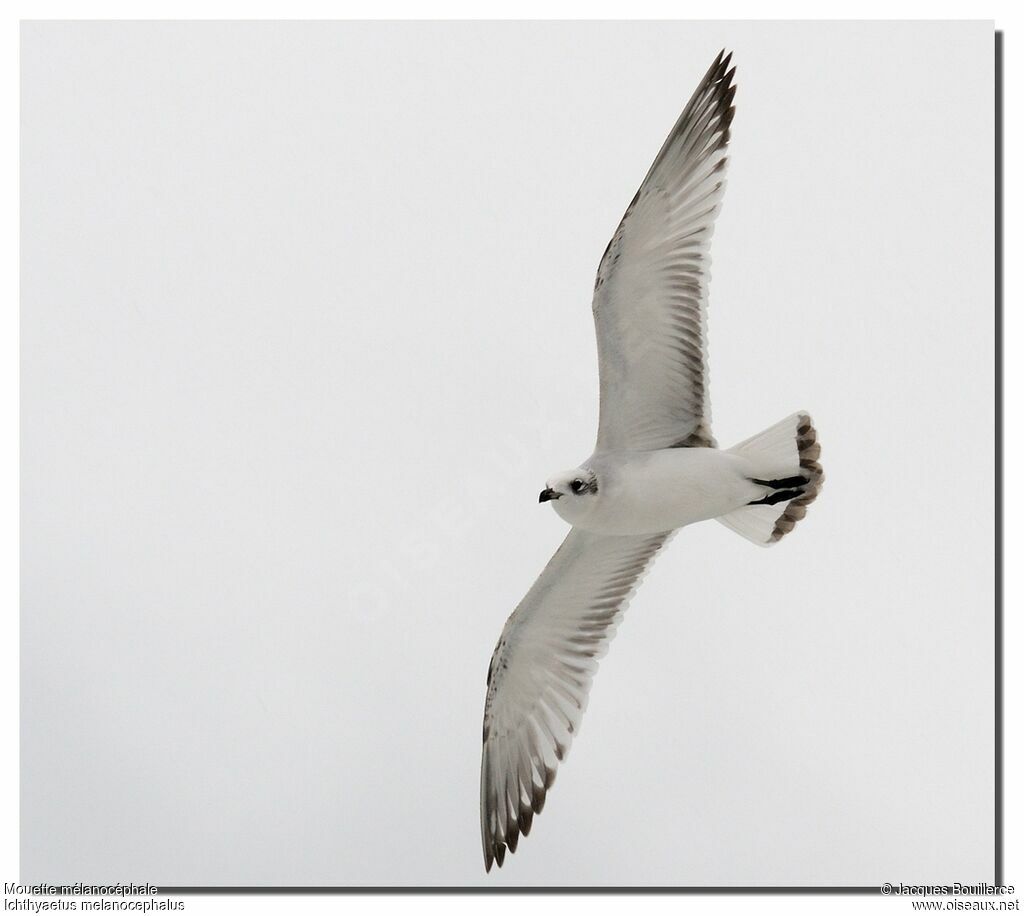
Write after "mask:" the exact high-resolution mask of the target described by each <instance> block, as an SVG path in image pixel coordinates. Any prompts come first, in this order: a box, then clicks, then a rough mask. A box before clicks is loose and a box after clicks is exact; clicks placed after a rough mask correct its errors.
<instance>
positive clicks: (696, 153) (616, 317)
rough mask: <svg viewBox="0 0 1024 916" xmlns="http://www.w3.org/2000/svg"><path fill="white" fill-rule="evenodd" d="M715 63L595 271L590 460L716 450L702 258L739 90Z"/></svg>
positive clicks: (722, 62)
mask: <svg viewBox="0 0 1024 916" xmlns="http://www.w3.org/2000/svg"><path fill="white" fill-rule="evenodd" d="M730 58H731V55H730V56H728V57H724V58H723V56H722V54H719V55H718V57H717V58H716V59H715V62H714V63H713V64H712V65H711V69H710V70H708V72H707V74H706V75H705V77H704V79H703V80H702V81H701V83H700V86H699V87H698V88H697V91H696V92H695V93H694V95H693V98H692V99H690V102H689V104H688V105H687V106H686V108H685V109H684V110H683V113H682V114H681V115H680V117H679V120H678V121H677V122H676V124H675V127H673V128H672V132H671V133H670V134H669V136H668V139H667V140H666V141H665V144H664V145H663V146H662V148H661V151H660V152H659V153H658V155H657V157H656V158H655V160H654V164H653V165H652V166H651V168H650V171H649V172H648V173H647V177H646V178H645V179H644V181H643V184H642V185H641V186H640V190H639V191H637V193H636V196H635V197H634V198H633V201H632V203H631V204H630V205H629V207H628V209H627V210H626V215H625V216H623V218H622V222H621V223H620V224H619V228H618V229H617V230H616V232H615V235H614V236H613V237H612V240H611V242H610V243H609V244H608V248H607V250H606V251H605V254H604V257H603V258H602V259H601V265H600V267H599V268H598V271H597V283H596V285H595V288H594V322H595V324H596V327H597V350H598V362H599V365H600V372H601V417H600V423H599V425H598V433H597V447H596V451H598V452H600V451H609V450H613V449H623V448H630V449H658V448H673V447H679V446H713V445H714V439H713V438H712V435H711V407H710V403H709V399H708V378H707V350H706V344H705V339H706V310H707V298H708V296H707V292H708V265H709V259H708V248H709V244H710V241H711V234H712V231H713V230H714V222H715V217H716V216H717V215H718V210H719V206H720V203H721V199H722V194H723V192H724V190H725V168H726V161H727V160H726V147H727V145H728V142H729V125H730V124H731V123H732V118H733V113H734V111H735V109H734V108H733V107H732V100H733V96H734V94H735V92H736V87H735V86H734V85H733V84H732V78H733V74H734V73H735V68H734V69H729V62H730Z"/></svg>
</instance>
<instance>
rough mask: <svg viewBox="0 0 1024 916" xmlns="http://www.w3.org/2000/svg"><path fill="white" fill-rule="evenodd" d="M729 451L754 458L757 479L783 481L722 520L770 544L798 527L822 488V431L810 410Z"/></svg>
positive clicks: (753, 537)
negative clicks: (819, 440)
mask: <svg viewBox="0 0 1024 916" xmlns="http://www.w3.org/2000/svg"><path fill="white" fill-rule="evenodd" d="M729 451H731V452H735V453H737V454H739V455H743V456H744V457H745V458H747V459H749V460H750V463H751V465H752V466H753V467H754V468H755V469H756V473H757V475H758V481H757V482H758V483H762V482H763V483H766V484H770V485H772V486H773V487H774V485H775V484H779V485H780V486H778V487H775V489H774V492H772V493H770V495H769V496H768V497H767V498H766V499H764V500H763V501H759V502H758V503H755V504H751V505H749V506H743V508H741V509H736V510H735V511H734V512H730V513H729V514H728V515H723V516H721V517H720V518H719V519H718V520H719V521H720V522H721V523H722V524H723V525H725V527H726V528H731V529H732V530H733V531H735V532H736V533H737V534H741V535H743V537H745V538H746V539H747V540H748V541H753V542H754V543H755V544H759V545H760V546H762V547H770V546H771V545H772V544H774V543H775V542H776V541H780V540H782V538H784V537H785V536H786V535H787V534H789V532H790V531H792V530H793V527H794V526H795V525H796V523H797V522H798V521H800V519H802V518H803V517H804V516H805V515H806V514H807V507H808V506H809V505H810V504H811V503H812V502H814V500H815V498H816V497H817V495H818V493H819V492H820V491H821V485H822V483H823V482H824V480H825V474H824V472H823V471H822V469H821V464H820V463H819V461H818V458H819V456H820V455H821V446H820V445H819V444H818V433H817V431H816V430H815V428H814V424H813V423H812V422H811V418H810V416H809V415H808V414H806V413H804V412H803V411H801V412H800V413H795V414H793V415H792V416H789V417H786V419H785V420H782V421H781V422H779V423H776V424H775V425H774V426H769V427H768V429H766V430H764V432H760V433H758V434H757V435H756V436H751V437H750V438H749V439H746V440H744V441H743V442H741V443H740V444H739V445H734V446H733V447H732V448H731V449H729ZM801 478H802V480H801Z"/></svg>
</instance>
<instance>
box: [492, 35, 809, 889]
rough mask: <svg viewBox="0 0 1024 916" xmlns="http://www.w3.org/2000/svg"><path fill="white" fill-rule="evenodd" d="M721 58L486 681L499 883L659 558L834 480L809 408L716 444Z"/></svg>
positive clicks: (611, 284)
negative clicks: (557, 535) (549, 524)
mask: <svg viewBox="0 0 1024 916" xmlns="http://www.w3.org/2000/svg"><path fill="white" fill-rule="evenodd" d="M731 56H732V55H729V56H724V51H723V52H722V53H720V54H719V55H718V57H717V58H716V59H715V62H714V63H713V64H712V65H711V69H710V70H708V72H707V74H706V75H705V76H704V78H703V79H702V80H701V82H700V85H699V86H698V87H697V91H696V92H695V93H694V95H693V98H691V99H690V101H689V103H688V104H687V105H686V108H685V109H684V110H683V113H682V114H681V115H680V117H679V120H678V121H676V124H675V126H674V127H673V128H672V131H671V133H670V134H669V135H668V139H667V140H666V141H665V143H664V145H663V146H662V148H661V150H660V151H659V153H658V155H657V157H656V158H655V160H654V164H653V165H652V166H651V168H650V171H649V172H648V173H647V176H646V178H644V180H643V183H642V184H641V185H640V190H639V191H637V193H636V196H635V197H634V198H633V200H632V202H631V203H630V205H629V207H628V208H627V209H626V214H625V216H623V218H622V222H620V223H619V227H618V229H616V230H615V235H614V236H612V240H611V242H610V243H609V244H608V248H607V250H606V251H605V253H604V257H603V258H602V259H601V263H600V266H599V267H598V270H597V282H596V284H595V287H594V302H593V312H594V324H595V326H596V328H597V351H598V364H599V368H600V376H601V384H600V393H601V406H600V419H599V422H598V430H597V444H596V445H595V447H594V452H593V454H592V455H591V456H590V457H589V458H588V459H587V460H586V461H584V462H583V463H582V464H581V465H579V467H575V468H573V469H572V470H568V471H564V472H562V473H559V474H555V475H554V476H553V477H551V478H550V479H549V480H548V481H547V483H546V484H545V485H544V489H543V490H542V491H541V494H540V501H541V502H542V503H545V502H547V503H550V504H551V506H552V507H554V509H555V511H556V512H557V513H558V515H559V516H561V517H562V518H563V519H564V520H565V521H567V522H569V524H570V525H572V530H570V532H569V534H568V535H567V536H566V538H565V541H563V543H562V546H561V547H559V548H558V550H557V552H556V553H555V555H554V556H553V557H552V558H551V560H550V562H549V563H548V565H547V566H546V567H545V568H544V571H543V572H542V573H541V574H540V578H539V579H537V581H536V582H535V583H534V585H533V587H532V588H531V589H530V591H529V592H527V594H526V597H525V598H523V600H522V602H521V603H520V604H519V606H518V607H517V608H516V609H515V611H514V612H513V613H512V616H511V617H509V618H508V622H507V623H506V624H505V628H504V630H503V631H502V633H501V637H500V638H499V639H498V645H497V647H496V648H495V650H494V655H493V657H492V658H491V664H490V668H489V669H488V672H487V699H486V702H485V705H484V728H483V760H482V763H481V772H480V828H481V834H482V838H483V849H484V864H485V866H486V868H487V870H488V871H490V869H491V865H492V864H493V863H494V862H495V861H497V863H498V865H499V866H500V865H501V864H502V863H503V862H504V860H505V852H506V850H508V851H510V852H515V851H516V846H517V845H518V843H519V835H520V834H523V835H526V834H528V833H529V832H530V827H531V825H532V823H533V816H534V815H535V814H539V813H540V812H541V809H542V808H543V807H544V799H545V797H546V795H547V793H548V790H549V789H550V788H551V784H552V782H553V781H554V778H555V770H556V768H557V766H558V764H559V762H560V761H561V760H562V759H564V757H565V755H566V753H567V752H568V750H569V744H570V742H571V741H572V738H573V735H574V734H575V733H576V732H577V730H578V729H579V726H580V720H581V718H582V716H583V710H584V708H585V706H586V702H587V694H588V692H589V690H590V683H591V680H592V679H593V676H594V673H595V671H596V670H597V660H598V658H599V657H600V656H601V655H602V654H603V653H604V652H605V650H606V649H607V647H608V642H609V640H610V639H611V638H612V636H613V634H614V632H615V629H616V627H617V626H618V624H619V621H620V620H621V619H622V615H623V612H624V611H625V609H626V605H627V603H628V601H629V599H630V597H631V596H632V594H633V592H634V591H635V590H636V587H637V585H638V583H639V581H640V579H641V577H642V576H643V575H644V573H645V572H646V571H647V569H648V567H649V566H650V565H651V561H652V560H653V558H654V556H655V554H656V553H658V551H659V550H661V548H662V547H664V546H665V544H666V543H668V541H669V540H670V539H671V537H672V535H673V533H674V532H675V531H676V530H677V529H679V528H682V527H683V526H685V525H690V524H692V523H694V522H699V521H703V520H705V519H711V518H714V519H717V520H718V521H720V522H721V523H722V524H724V525H726V526H727V527H729V528H731V529H732V530H733V531H735V532H737V533H738V534H740V535H742V536H743V537H745V538H747V539H748V540H750V541H753V542H754V543H755V544H760V545H762V546H769V545H771V544H774V543H775V542H777V541H779V540H780V539H781V538H783V537H785V536H786V535H787V534H789V532H790V531H792V530H793V526H794V525H796V523H797V522H798V521H799V520H800V519H802V518H803V517H804V514H805V512H806V511H807V506H808V505H810V503H812V502H813V501H814V499H815V497H816V496H817V495H818V491H819V489H820V487H821V484H822V481H823V474H822V469H821V465H820V464H819V462H818V457H819V453H820V447H819V445H818V441H817V433H816V432H815V429H814V425H813V423H812V422H811V418H810V417H809V416H808V415H807V414H806V413H804V412H803V411H800V412H797V413H794V414H792V415H791V416H789V417H787V418H786V419H785V420H782V421H781V422H779V423H776V424H775V425H774V426H771V427H769V428H768V429H766V430H765V431H764V432H761V433H758V434H757V435H756V436H752V437H751V438H749V439H747V440H745V441H743V442H741V443H740V444H739V445H735V446H733V447H732V448H730V449H719V448H718V446H717V443H716V442H715V439H714V437H713V436H712V434H711V410H710V405H709V402H708V374H707V350H706V343H705V340H706V330H705V329H706V321H705V316H706V311H707V292H708V246H709V242H710V240H711V233H712V230H713V228H714V222H715V217H716V216H717V215H718V210H719V207H720V204H721V200H722V193H723V191H724V189H725V168H726V161H727V160H726V149H727V147H728V144H729V125H730V124H731V122H732V119H733V114H734V112H735V109H734V108H733V105H732V101H733V96H734V95H735V92H736V87H735V86H734V85H733V76H734V74H735V68H732V69H730V67H729V63H730V60H731Z"/></svg>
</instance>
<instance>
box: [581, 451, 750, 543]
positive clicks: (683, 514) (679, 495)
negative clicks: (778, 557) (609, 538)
mask: <svg viewBox="0 0 1024 916" xmlns="http://www.w3.org/2000/svg"><path fill="white" fill-rule="evenodd" d="M666 452H669V453H668V454H665V453H652V454H651V456H650V457H645V458H644V459H637V460H636V461H634V462H630V463H629V464H627V465H626V466H625V467H624V468H623V470H622V473H621V474H620V475H619V479H618V480H617V482H616V484H615V486H614V487H613V488H612V489H611V492H609V493H607V494H606V496H607V499H605V500H603V501H602V505H601V506H600V509H599V510H598V511H597V512H594V513H593V514H592V517H591V518H589V519H587V520H586V522H587V524H586V526H587V527H588V528H590V529H591V530H593V531H600V532H603V533H605V534H650V533H653V532H657V531H669V530H672V529H675V528H682V527H684V526H685V525H692V524H693V523H694V522H700V521H704V520H706V519H710V518H717V517H718V516H720V515H725V514H726V513H728V512H732V511H733V510H734V509H738V508H739V507H740V506H743V505H745V504H746V503H747V502H748V501H749V500H750V499H752V498H755V497H756V495H758V490H757V488H756V487H755V486H754V485H753V484H752V483H751V482H750V480H749V479H748V478H747V476H746V475H745V473H744V471H745V468H744V467H743V466H742V465H741V463H740V461H738V460H737V456H734V455H731V454H729V453H727V452H720V451H718V450H716V449H671V450H666Z"/></svg>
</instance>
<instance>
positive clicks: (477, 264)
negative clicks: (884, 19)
mask: <svg viewBox="0 0 1024 916" xmlns="http://www.w3.org/2000/svg"><path fill="white" fill-rule="evenodd" d="M992 35H993V32H992V25H991V23H974V24H970V23H968V24H964V23H947V24H908V23H892V24H870V23H853V24H850V23H840V24H760V23H728V24H721V23H671V24H666V23H645V24H639V23H634V24H621V23H591V24H575V23H556V24H499V23H495V24H478V23H463V24H427V25H424V24H379V23H377V24H358V25H353V24H330V23H310V24H303V23H287V24H284V23H266V24H188V23H170V24H168V23H150V24H139V23H135V24H123V23H122V24H102V23H74V24H60V23H48V24H40V23H30V24H27V25H26V26H24V31H23V90H22V93H23V94H22V98H23V104H22V124H23V147H22V149H23V155H22V220H23V239H22V259H23V260H22V265H23V266H22V293H23V312H22V333H23V345H22V347H23V348H22V381H23V389H22V390H23V408H22V424H23V452H22V469H23V490H22V511H23V559H22V596H23V613H22V629H21V632H22V712H23V715H22V812H21V817H22V874H21V877H22V879H24V880H32V881H35V880H41V879H46V880H54V881H71V880H89V881H92V880H96V881H99V880H122V881H127V880H136V881H150V882H153V883H156V884H160V885H182V884H192V885H196V884H198V885H205V884H211V885H212V884H241V885H251V884H277V885H301V884H316V885H327V884H412V885H420V884H445V885H447V884H455V885H460V884H486V885H488V886H502V885H510V884H658V885H665V884H693V885H722V884H735V885H750V884H755V885H763V884H781V885H804V884H824V885H834V884H842V885H878V884H880V883H882V882H883V881H894V882H896V881H903V882H904V883H935V882H940V883H941V882H943V881H945V882H948V881H950V880H960V881H968V880H969V881H982V880H991V879H992V877H993V873H992V862H993V854H992V835H993V811H992V793H993V779H992V771H993V735H992V721H993V705H992V702H993V701H992V680H993V679H992V669H991V664H992V655H993V649H992V641H993V629H992V619H993V612H992V605H993V581H992V551H993V541H992V529H993V526H992V503H993V476H992V457H991V442H992V436H993V410H992V407H993V402H992V354H993V314H992V298H993V275H992V251H993V229H992V222H993V218H992V200H993V179H992V158H993V137H992V131H993V114H992V111H993V106H992V91H993V81H992V41H993V39H992ZM722 46H727V47H729V48H731V49H732V50H733V51H734V52H735V60H736V63H737V65H738V76H737V81H738V84H739V90H738V94H737V97H736V105H737V115H736V120H735V124H734V132H733V137H734V139H733V144H732V163H731V170H730V174H729V188H728V191H727V194H726V198H725V204H724V210H723V213H722V216H721V218H720V219H719V221H718V229H717V233H716V236H715V240H714V245H713V257H714V267H713V280H712V284H711V313H710V329H709V332H710V333H709V337H710V360H711V374H712V403H713V406H714V416H715V433H716V435H717V436H718V439H719V441H720V442H722V443H723V444H729V443H732V442H735V441H737V440H739V439H742V438H745V437H746V436H748V435H750V434H751V433H753V432H756V431H757V430H760V429H762V428H764V427H766V426H767V425H769V424H770V423H773V422H775V421H776V420H778V419H781V418H782V417H784V416H786V415H787V414H789V413H791V412H792V411H794V410H796V409H800V408H803V409H807V410H809V411H810V412H811V413H812V415H813V416H814V419H815V421H816V425H817V428H818V431H819V434H820V438H821V441H822V443H823V454H822V460H823V463H824V466H825V469H826V473H827V477H828V480H827V483H826V487H825V490H824V492H823V494H822V496H821V497H820V498H819V500H818V501H817V502H816V503H815V505H814V506H813V507H812V509H811V511H810V513H809V515H808V518H807V520H806V521H805V522H803V523H802V524H801V526H800V527H799V528H798V530H797V531H796V532H795V533H794V534H793V535H792V536H791V537H790V538H787V539H786V540H785V541H784V542H783V543H782V544H781V545H779V546H778V547H776V548H774V549H771V550H759V549H757V548H755V547H753V546H752V545H750V544H748V543H747V542H745V541H743V540H742V539H741V538H739V537H737V536H736V535H735V534H732V533H731V532H729V531H727V530H726V529H724V528H722V527H720V526H718V525H714V524H703V525H699V526H696V527H693V528H691V529H688V530H686V531H684V532H683V533H682V534H680V535H679V536H678V537H677V538H676V539H675V541H674V542H673V544H672V545H671V547H670V549H669V550H668V551H667V552H666V553H665V554H664V555H663V556H662V557H660V559H659V560H658V562H657V564H656V565H655V568H654V570H653V572H652V574H651V575H650V576H649V577H648V579H647V581H646V582H645V584H644V585H643V586H642V588H641V590H640V592H639V593H638V595H637V597H636V599H635V600H634V602H633V605H632V607H631V609H630V611H629V613H628V615H627V617H626V620H625V622H624V623H623V625H622V627H621V628H620V630H619V635H618V636H617V638H616V639H615V641H614V643H613V645H612V647H611V651H610V653H609V655H608V657H607V658H606V659H605V661H604V662H603V663H602V668H601V671H600V673H599V675H598V677H597V679H596V681H595V686H594V690H593V693H592V696H591V702H590V709H589V711H588V713H587V716H586V718H585V722H584V728H583V730H582V733H581V736H580V738H579V740H578V741H577V742H576V743H575V746H574V747H573V750H572V754H571V755H570V757H569V759H568V761H567V763H566V764H565V765H564V766H563V768H562V771H561V772H560V774H559V778H558V782H557V784H556V787H555V789H554V790H553V791H552V793H551V795H550V798H549V802H548V806H547V808H546V809H545V811H544V813H543V815H542V816H541V817H540V818H538V819H537V821H536V822H535V824H534V830H533V833H532V835H531V836H530V837H529V838H528V839H526V840H525V841H523V843H522V845H521V846H520V851H519V853H518V854H517V855H515V856H513V857H511V859H510V860H509V861H508V862H507V864H506V867H505V868H504V869H503V870H502V871H501V872H500V873H497V874H494V873H492V874H491V875H490V876H486V877H485V875H484V872H483V866H482V857H481V852H480V839H479V830H478V822H477V805H478V767H479V752H480V719H481V712H482V707H483V700H484V677H485V673H486V670H487V663H488V659H489V657H490V653H491V651H492V649H493V647H494V643H495V641H496V639H497V637H498V634H499V632H500V630H501V627H502V624H503V623H504V620H505V618H506V616H507V615H508V613H509V612H510V611H511V610H512V608H513V607H514V605H515V604H516V603H517V602H518V601H519V599H520V598H521V597H522V595H523V594H524V593H525V591H526V590H527V588H528V587H529V586H530V584H531V583H532V582H533V580H534V578H535V577H536V575H537V574H538V573H539V571H540V569H541V568H542V566H543V565H544V563H545V562H546V560H547V559H548V557H549V556H550V554H551V553H552V551H553V550H554V548H555V547H556V546H557V544H558V543H559V541H560V539H561V538H562V536H563V533H564V525H563V523H562V522H560V521H559V520H558V519H557V518H556V517H555V515H554V513H552V512H551V511H549V510H548V509H547V508H546V507H540V506H538V505H537V492H538V490H539V489H540V487H541V486H542V485H543V482H544V480H545V478H546V477H547V476H548V475H549V474H550V473H551V472H552V471H554V470H556V469H558V468H562V467H568V466H572V465H573V464H575V463H576V462H578V461H579V460H581V459H582V458H584V457H585V456H586V455H588V454H589V452H590V449H591V446H592V444H593V438H594V433H595V424H596V416H597V378H596V358H595V344H594V339H593V330H592V325H591V318H590V293H591V289H592V284H593V277H594V271H595V269H596V267H597V263H598V260H599V258H600V255H601V252H602V251H603V250H604V246H605V244H606V243H607V241H608V238H609V237H610V235H611V233H612V231H613V230H614V228H615V226H616V224H617V222H618V219H619V217H620V216H621V214H622V211H623V210H624V208H625V206H626V204H627V203H628V202H629V200H630V198H631V197H632V195H633V192H634V191H635V190H636V187H637V185H638V184H639V182H640V180H641V179H642V177H643V175H644V173H645V171H646V169H647V167H648V165H649V164H650V161H651V159H652V158H653V156H654V154H655V153H656V152H657V149H658V147H659V146H660V144H661V142H662V140H663V139H664V136H665V134H666V133H667V132H668V130H669V128H670V127H671V125H672V123H673V122H674V120H675V118H676V116H677V115H678V113H679V111H680V109H681V107H682V105H683V104H684V103H685V101H686V99H687V98H688V97H689V95H690V93H691V92H692V90H693V89H694V87H695V86H696V83H697V81H698V80H699V78H700V77H701V76H702V75H703V73H704V71H705V69H706V68H707V66H708V64H709V63H710V61H711V60H712V58H713V57H714V56H715V54H716V53H717V51H718V50H719V48H720V47H722Z"/></svg>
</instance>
